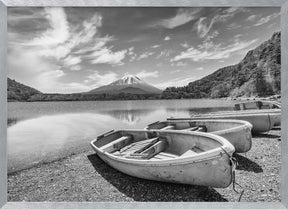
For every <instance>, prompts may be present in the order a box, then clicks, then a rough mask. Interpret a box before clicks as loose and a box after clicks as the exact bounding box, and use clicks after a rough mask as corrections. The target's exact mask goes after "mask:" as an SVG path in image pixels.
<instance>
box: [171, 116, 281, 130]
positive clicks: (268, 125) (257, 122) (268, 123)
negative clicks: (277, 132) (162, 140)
mask: <svg viewBox="0 0 288 209" xmlns="http://www.w3.org/2000/svg"><path fill="white" fill-rule="evenodd" d="M279 118H280V113H243V112H242V113H222V114H206V115H197V116H192V117H191V118H169V120H191V119H193V120H206V119H215V120H216V119H217V120H218V119H222V120H223V119H224V120H227V119H228V120H229V119H232V120H244V121H248V122H249V123H251V124H252V126H253V127H252V133H263V132H267V131H270V130H271V129H272V128H273V127H274V126H275V125H276V124H277V121H278V120H279Z"/></svg>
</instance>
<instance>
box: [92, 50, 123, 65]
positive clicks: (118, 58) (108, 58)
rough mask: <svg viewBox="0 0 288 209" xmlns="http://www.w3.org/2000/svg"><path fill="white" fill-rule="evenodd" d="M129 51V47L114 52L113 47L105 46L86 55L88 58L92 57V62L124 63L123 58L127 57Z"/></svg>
mask: <svg viewBox="0 0 288 209" xmlns="http://www.w3.org/2000/svg"><path fill="white" fill-rule="evenodd" d="M127 52H128V50H127V49H124V50H121V51H116V52H113V51H112V50H111V48H107V47H105V48H103V49H101V50H98V51H95V52H93V53H92V54H90V55H88V56H86V58H89V59H91V61H90V62H91V63H92V64H111V65H122V64H123V62H122V60H123V59H124V58H125V55H126V53H127Z"/></svg>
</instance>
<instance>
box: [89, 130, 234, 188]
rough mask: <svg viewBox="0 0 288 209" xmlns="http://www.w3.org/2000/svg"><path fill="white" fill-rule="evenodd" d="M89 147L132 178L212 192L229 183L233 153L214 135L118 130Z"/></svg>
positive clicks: (232, 168) (174, 131)
mask: <svg viewBox="0 0 288 209" xmlns="http://www.w3.org/2000/svg"><path fill="white" fill-rule="evenodd" d="M90 144H91V146H92V148H93V149H94V150H95V151H96V153H97V155H98V156H99V157H100V158H101V159H102V160H103V161H104V162H106V163H107V164H108V165H110V166H111V167H113V168H115V169H116V170H119V171H121V172H123V173H125V174H128V175H131V176H134V177H138V178H143V179H149V180H155V181H164V182H173V183H181V184H192V185H203V186H211V187H216V188H225V187H227V186H229V185H230V184H231V182H232V180H233V173H234V169H235V164H234V161H233V159H232V157H231V156H232V154H233V152H234V151H235V149H234V147H233V145H232V144H231V143H230V142H228V141H227V140H226V139H225V138H223V137H221V136H218V135H215V134H210V133H201V132H183V131H176V130H165V131H162V130H118V131H111V132H108V133H106V134H103V135H101V136H99V137H98V138H97V139H95V140H93V141H92V142H91V143H90Z"/></svg>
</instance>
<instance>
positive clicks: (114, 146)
mask: <svg viewBox="0 0 288 209" xmlns="http://www.w3.org/2000/svg"><path fill="white" fill-rule="evenodd" d="M131 142H132V136H122V137H120V138H119V139H116V140H114V141H112V142H110V143H108V144H105V145H104V146H102V147H101V150H103V151H104V152H109V153H111V152H115V151H118V150H120V149H121V148H123V147H125V146H126V145H128V144H130V143H131Z"/></svg>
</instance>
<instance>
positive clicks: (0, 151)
mask: <svg viewBox="0 0 288 209" xmlns="http://www.w3.org/2000/svg"><path fill="white" fill-rule="evenodd" d="M0 46H1V47H0V95H1V97H2V96H3V97H4V99H1V100H0V110H3V111H1V113H3V114H1V117H0V139H1V140H0V194H1V195H0V208H1V207H2V206H3V205H5V204H6V202H7V161H6V159H7V121H6V118H7V99H6V98H7V70H6V69H7V65H6V51H7V50H6V49H7V7H6V5H5V4H4V3H3V2H2V1H0Z"/></svg>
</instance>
